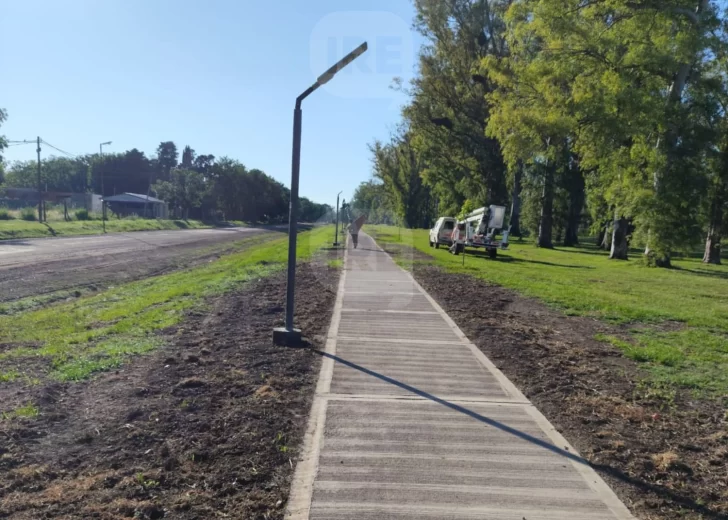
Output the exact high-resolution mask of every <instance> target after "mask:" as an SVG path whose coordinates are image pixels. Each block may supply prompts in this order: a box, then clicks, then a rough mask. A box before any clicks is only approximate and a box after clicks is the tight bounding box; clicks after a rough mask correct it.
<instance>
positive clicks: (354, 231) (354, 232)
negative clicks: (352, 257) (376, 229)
mask: <svg viewBox="0 0 728 520" xmlns="http://www.w3.org/2000/svg"><path fill="white" fill-rule="evenodd" d="M366 218H367V217H366V215H362V216H361V217H359V218H357V219H356V220H354V222H352V223H351V224H349V226H348V228H347V229H348V230H349V234H350V235H351V241H352V243H353V244H354V249H356V248H357V246H358V245H359V230H360V229H361V227H362V226H363V225H364V221H365V220H366Z"/></svg>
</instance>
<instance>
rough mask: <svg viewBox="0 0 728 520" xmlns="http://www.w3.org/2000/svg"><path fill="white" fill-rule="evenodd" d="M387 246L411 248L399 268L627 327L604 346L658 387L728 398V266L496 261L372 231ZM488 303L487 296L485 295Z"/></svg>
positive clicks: (514, 254)
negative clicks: (486, 285)
mask: <svg viewBox="0 0 728 520" xmlns="http://www.w3.org/2000/svg"><path fill="white" fill-rule="evenodd" d="M366 230H367V231H368V232H369V233H371V234H372V236H374V237H375V238H376V239H377V241H379V242H380V243H381V244H382V245H384V244H399V245H403V246H410V247H412V248H413V249H414V250H415V251H419V252H420V253H425V254H427V255H429V257H430V258H431V260H430V259H429V258H428V257H421V256H420V255H416V254H414V255H412V257H411V258H409V259H408V260H405V261H403V260H402V258H403V256H402V255H400V259H399V261H400V263H404V264H405V267H407V265H406V264H407V263H411V262H424V263H431V264H435V265H437V266H439V267H441V268H443V269H446V270H447V271H448V272H453V273H464V274H468V275H471V276H475V277H477V278H480V279H482V280H485V281H488V282H491V283H495V284H498V285H501V286H503V287H508V288H510V289H514V290H516V291H518V292H519V293H521V294H523V295H525V296H529V297H533V298H538V299H540V300H541V301H543V302H545V303H547V304H549V305H551V306H553V307H556V308H558V309H560V310H562V311H563V312H565V313H566V314H569V315H576V316H589V317H594V318H597V319H600V320H604V321H608V322H611V323H615V324H620V325H622V326H623V327H624V328H625V330H626V332H625V334H623V335H620V337H617V336H608V337H607V336H605V337H602V338H600V339H602V340H604V341H609V342H610V343H612V344H614V345H615V346H617V347H619V348H620V349H621V350H622V351H623V352H624V354H625V355H626V356H627V357H629V358H631V359H634V360H635V361H638V362H640V363H641V364H642V365H643V366H644V367H645V368H646V369H647V370H648V371H649V374H650V379H651V380H652V381H653V382H654V383H655V384H659V385H668V386H673V387H683V388H690V389H694V390H696V391H698V392H705V393H708V394H711V395H722V396H728V266H713V265H705V264H703V263H701V262H700V261H699V260H697V259H691V258H686V259H678V260H675V261H674V262H673V263H674V264H675V269H652V268H647V267H644V266H643V265H641V264H640V263H639V262H638V261H626V262H624V261H613V260H609V259H608V258H607V256H606V255H605V254H604V253H602V252H599V251H596V250H594V249H593V248H592V249H590V248H585V247H571V248H556V249H553V250H548V249H539V248H536V247H534V246H533V244H532V243H529V242H518V241H515V242H511V246H510V248H509V249H508V251H499V252H498V258H497V259H496V260H489V259H486V258H484V257H483V256H474V255H467V256H466V257H465V258H463V257H462V256H453V255H451V254H449V253H448V251H447V250H446V249H444V248H442V249H439V250H435V249H432V248H430V247H429V244H428V232H427V230H409V229H402V230H398V229H397V228H396V227H390V226H367V228H366ZM483 298H484V301H487V295H483Z"/></svg>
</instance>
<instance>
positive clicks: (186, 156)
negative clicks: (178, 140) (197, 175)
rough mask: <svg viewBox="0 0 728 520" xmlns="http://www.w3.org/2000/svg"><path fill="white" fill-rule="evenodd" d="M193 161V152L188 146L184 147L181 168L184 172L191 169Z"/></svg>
mask: <svg viewBox="0 0 728 520" xmlns="http://www.w3.org/2000/svg"><path fill="white" fill-rule="evenodd" d="M194 161H195V151H194V150H193V149H192V148H191V147H190V145H187V146H185V147H184V150H182V164H181V166H182V168H184V169H186V170H190V169H192V166H193V163H194Z"/></svg>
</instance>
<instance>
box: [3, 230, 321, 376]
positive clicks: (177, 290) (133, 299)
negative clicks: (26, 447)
mask: <svg viewBox="0 0 728 520" xmlns="http://www.w3.org/2000/svg"><path fill="white" fill-rule="evenodd" d="M329 228H330V226H325V227H322V228H317V229H314V230H312V231H308V232H305V233H301V234H300V235H299V239H298V258H299V260H303V259H308V258H310V257H311V256H312V255H313V254H314V253H315V252H316V251H317V250H319V249H320V248H321V247H323V246H324V245H325V244H327V243H328V241H329V239H330V236H331V229H329ZM256 241H257V242H260V238H250V239H247V240H246V241H243V242H241V244H242V243H245V242H247V243H248V245H250V244H251V243H255V242H256ZM287 244H288V241H287V238H286V237H283V238H277V239H274V240H269V241H265V242H262V243H258V244H255V245H252V246H250V247H247V248H246V249H245V250H244V251H241V252H238V253H233V254H230V255H227V256H224V257H222V258H220V259H218V260H216V261H214V262H211V263H209V264H207V265H204V266H202V267H196V268H193V269H188V270H184V271H178V272H174V273H171V274H167V275H162V276H156V277H152V278H147V279H144V280H140V281H137V282H132V283H128V284H124V285H122V286H119V287H116V288H113V289H110V290H107V291H104V292H101V293H98V294H95V295H93V296H87V297H81V298H78V299H77V300H75V301H72V302H68V303H61V304H58V305H53V306H50V307H47V308H43V309H39V310H32V311H27V312H20V313H16V314H11V315H5V316H0V352H1V353H0V382H1V381H2V380H3V379H5V380H14V379H16V378H17V377H19V376H20V375H22V374H24V368H25V367H28V366H34V367H36V369H37V370H40V371H42V372H44V373H48V374H49V375H50V377H53V378H56V379H59V380H62V381H77V380H81V379H85V378H87V377H89V376H90V375H91V374H93V373H95V372H98V371H102V370H108V369H111V368H115V367H118V366H120V365H121V364H122V363H123V362H124V360H125V359H126V358H127V357H128V356H130V355H136V354H143V353H145V352H149V351H151V350H153V349H155V348H157V347H159V346H160V345H161V344H162V341H163V340H162V338H161V337H160V336H159V335H157V334H156V333H157V332H158V331H160V330H162V329H165V328H167V327H170V326H173V325H176V324H177V323H179V322H180V321H181V320H182V319H183V317H184V315H185V313H186V312H188V311H189V310H191V309H193V308H197V307H200V306H202V305H203V304H204V301H205V298H208V297H210V296H215V295H220V294H223V293H226V292H229V291H231V290H233V289H235V288H237V287H239V286H240V285H241V284H243V283H245V282H247V281H249V280H252V279H257V278H260V277H263V276H266V275H268V274H271V273H272V272H274V271H277V270H280V269H283V268H284V267H285V265H286V259H287Z"/></svg>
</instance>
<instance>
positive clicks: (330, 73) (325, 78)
mask: <svg viewBox="0 0 728 520" xmlns="http://www.w3.org/2000/svg"><path fill="white" fill-rule="evenodd" d="M368 48H369V46H368V45H367V42H364V43H362V44H361V45H359V47H357V48H356V49H354V50H353V51H351V52H350V53H349V54H347V55H346V56H344V57H343V58H341V59H340V60H339V61H338V62H336V63H335V64H334V65H333V66H332V67H330V68H329V70H327V71H326V72H324V73H323V74H321V75H320V76H319V77H318V79H317V80H316V83H317V84H318V85H325V84H326V83H328V82H329V81H330V80H331V78H333V77H334V76H335V75H336V73H337V72H339V71H340V70H341V69H343V68H344V67H346V66H347V65H348V64H349V63H351V62H352V61H354V60H355V59H357V58H358V57H359V56H361V55H362V54H364V53H365V52H366V50H367V49H368Z"/></svg>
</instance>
